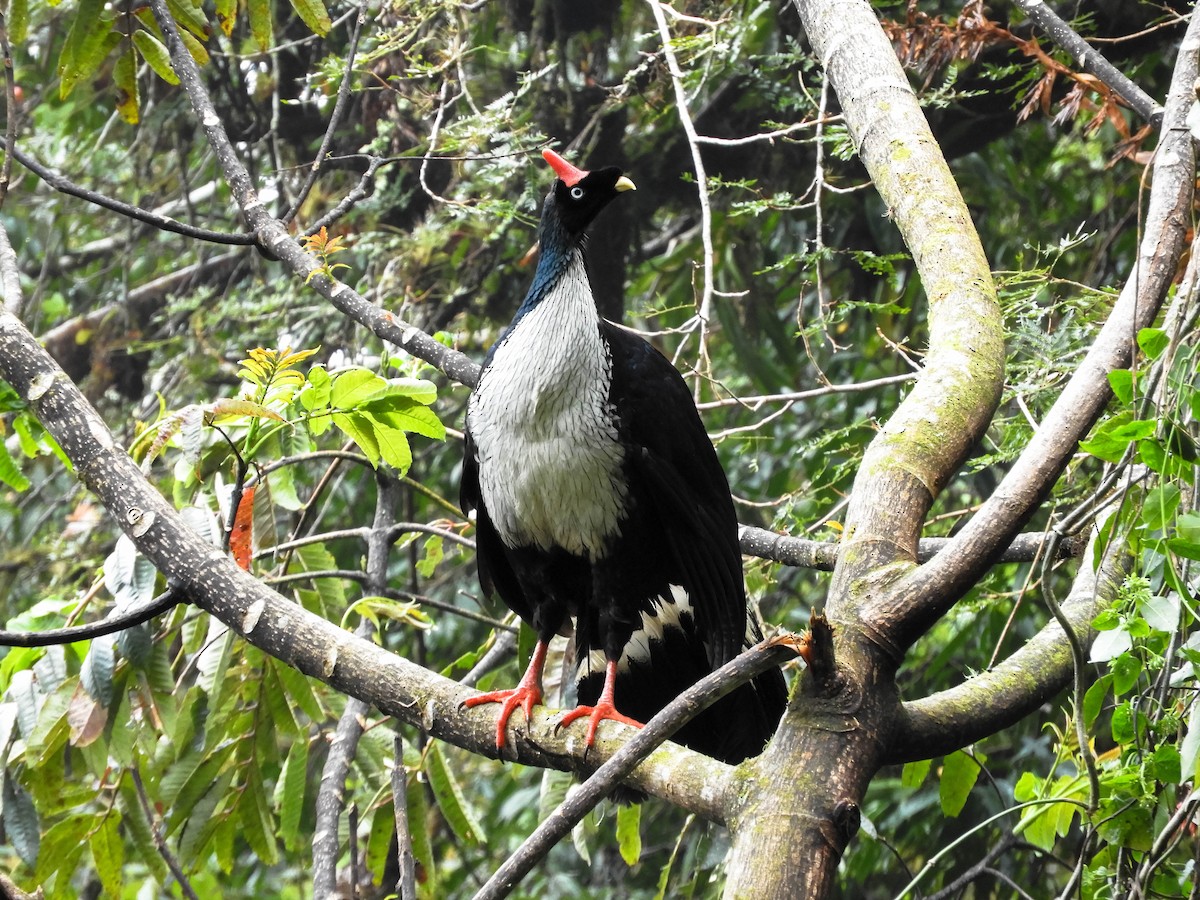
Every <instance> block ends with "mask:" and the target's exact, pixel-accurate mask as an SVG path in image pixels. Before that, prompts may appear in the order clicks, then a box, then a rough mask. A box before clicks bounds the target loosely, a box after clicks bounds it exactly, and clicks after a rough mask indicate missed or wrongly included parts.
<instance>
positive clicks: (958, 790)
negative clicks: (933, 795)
mask: <svg viewBox="0 0 1200 900" xmlns="http://www.w3.org/2000/svg"><path fill="white" fill-rule="evenodd" d="M978 778H979V764H978V763H977V762H975V760H973V759H972V758H971V757H969V756H968V755H967V754H966V753H963V751H961V750H956V751H955V752H953V753H951V754H950V755H949V756H947V757H945V758H944V759H943V760H942V774H941V778H940V780H939V782H938V798H939V799H940V800H941V803H942V812H943V813H945V814H946V815H947V816H950V817H951V818H955V817H957V816H958V814H959V813H960V812H962V809H963V807H964V806H965V805H966V803H967V797H968V796H969V795H970V793H971V788H973V787H974V786H975V781H976V780H977V779H978Z"/></svg>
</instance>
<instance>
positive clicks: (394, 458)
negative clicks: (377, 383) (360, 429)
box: [354, 413, 412, 475]
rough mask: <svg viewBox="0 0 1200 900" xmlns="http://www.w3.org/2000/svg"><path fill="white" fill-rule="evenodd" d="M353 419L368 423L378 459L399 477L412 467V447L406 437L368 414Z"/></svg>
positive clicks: (401, 432) (400, 431) (399, 430)
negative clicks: (376, 448)
mask: <svg viewBox="0 0 1200 900" xmlns="http://www.w3.org/2000/svg"><path fill="white" fill-rule="evenodd" d="M354 417H355V418H357V419H361V420H362V421H365V422H369V423H370V425H371V427H372V432H373V436H374V438H375V444H376V446H378V447H379V456H380V458H381V459H382V460H383V461H384V462H385V463H387V464H388V465H389V466H391V467H392V468H393V469H395V470H396V471H397V472H399V473H400V474H401V475H403V474H404V473H405V472H407V471H408V468H409V466H411V465H412V447H410V446H409V443H408V435H407V434H405V433H404V431H402V430H401V429H399V428H393V427H391V426H390V425H389V424H388V423H387V422H385V421H382V420H380V419H379V418H377V417H376V416H373V415H371V414H369V413H368V414H366V415H363V416H358V415H357V414H354Z"/></svg>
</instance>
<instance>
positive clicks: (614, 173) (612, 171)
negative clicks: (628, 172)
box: [542, 149, 636, 237]
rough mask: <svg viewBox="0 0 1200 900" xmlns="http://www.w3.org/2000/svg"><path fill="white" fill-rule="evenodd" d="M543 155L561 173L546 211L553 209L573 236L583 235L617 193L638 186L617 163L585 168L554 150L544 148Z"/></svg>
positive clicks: (547, 201)
mask: <svg viewBox="0 0 1200 900" xmlns="http://www.w3.org/2000/svg"><path fill="white" fill-rule="evenodd" d="M542 157H543V158H544V159H545V160H546V162H548V163H549V164H550V168H552V169H553V170H554V174H556V175H557V176H558V178H557V179H556V180H555V182H554V187H553V188H551V190H550V196H548V197H547V198H546V207H545V211H546V212H550V211H551V209H553V211H554V214H555V216H556V218H557V220H558V223H559V224H560V225H561V227H562V228H563V229H564V230H565V231H566V232H567V234H569V235H571V236H572V237H579V236H581V235H582V234H583V231H584V229H585V228H587V227H588V225H590V224H591V223H592V219H594V218H596V216H597V214H598V213H599V212H600V210H602V209H604V207H606V206H607V205H608V204H609V202H610V201H611V200H612V199H613V198H614V197H616V196H617V194H620V193H624V192H625V191H632V190H636V187H635V186H634V184H633V182H632V181H630V180H629V178H628V177H626V176H625V175H623V174H622V173H621V170H620V169H618V168H617V167H616V166H606V167H605V168H603V169H596V171H594V172H585V171H584V170H583V169H578V168H576V167H575V166H573V165H571V164H570V163H569V162H567V161H566V160H565V159H563V158H562V157H561V156H559V155H558V154H557V153H555V152H554V151H553V150H548V149H547V150H543V151H542Z"/></svg>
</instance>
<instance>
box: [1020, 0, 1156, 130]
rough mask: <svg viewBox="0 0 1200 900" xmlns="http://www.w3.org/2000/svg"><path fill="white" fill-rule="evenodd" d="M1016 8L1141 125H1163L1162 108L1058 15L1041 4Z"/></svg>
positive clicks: (1031, 1) (1029, 1)
mask: <svg viewBox="0 0 1200 900" xmlns="http://www.w3.org/2000/svg"><path fill="white" fill-rule="evenodd" d="M1016 4H1017V6H1018V7H1019V8H1020V9H1021V11H1022V12H1024V13H1025V15H1027V16H1029V18H1030V19H1031V20H1032V21H1033V23H1034V24H1035V25H1037V27H1038V28H1040V29H1041V30H1042V31H1043V32H1045V33H1046V35H1047V37H1049V38H1050V40H1052V41H1054V43H1056V44H1058V46H1060V47H1062V49H1064V50H1066V51H1067V52H1068V53H1070V54H1071V56H1072V57H1073V58H1074V60H1075V62H1077V63H1079V65H1080V67H1081V68H1082V69H1083V71H1085V72H1087V73H1088V74H1089V75H1095V76H1096V77H1097V78H1099V79H1100V80H1101V81H1102V82H1104V83H1105V84H1106V85H1107V86H1108V87H1110V88H1111V89H1112V91H1113V93H1115V94H1116V95H1117V96H1118V97H1120V98H1121V99H1122V100H1124V101H1125V102H1126V103H1128V104H1129V107H1130V109H1132V110H1133V111H1134V112H1136V113H1137V114H1138V115H1139V116H1140V117H1141V118H1142V120H1143V121H1145V122H1149V123H1150V124H1151V125H1153V126H1154V127H1156V128H1157V127H1158V126H1159V125H1160V124H1162V119H1163V108H1162V107H1161V106H1159V105H1158V102H1157V101H1156V100H1155V99H1154V98H1153V97H1151V96H1150V95H1149V94H1147V93H1146V92H1145V91H1143V90H1142V89H1141V88H1140V87H1138V86H1137V85H1136V84H1134V83H1133V82H1132V81H1130V80H1129V79H1128V78H1127V77H1125V74H1124V73H1123V72H1121V70H1120V69H1118V68H1117V67H1116V66H1114V65H1113V64H1112V63H1110V62H1109V61H1108V60H1107V59H1105V58H1104V55H1103V54H1102V53H1100V51H1099V50H1097V49H1095V48H1094V47H1092V46H1091V45H1090V44H1089V43H1088V42H1087V41H1085V40H1084V39H1083V38H1082V37H1080V36H1079V34H1078V32H1076V31H1075V29H1074V28H1072V27H1071V26H1070V25H1068V24H1067V23H1066V22H1065V21H1064V20H1063V19H1062V18H1060V17H1059V15H1058V13H1056V12H1055V11H1054V10H1052V9H1051V8H1050V7H1049V6H1047V5H1046V4H1045V3H1043V2H1042V0H1016Z"/></svg>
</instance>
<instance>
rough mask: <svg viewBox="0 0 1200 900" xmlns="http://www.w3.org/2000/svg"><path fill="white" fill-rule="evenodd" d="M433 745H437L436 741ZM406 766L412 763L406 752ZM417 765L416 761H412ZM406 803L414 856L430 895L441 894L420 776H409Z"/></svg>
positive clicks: (406, 782)
mask: <svg viewBox="0 0 1200 900" xmlns="http://www.w3.org/2000/svg"><path fill="white" fill-rule="evenodd" d="M432 746H434V747H436V746H437V745H436V743H435V744H433V745H432ZM405 756H406V759H405V766H406V767H408V766H409V765H410V763H409V761H408V759H407V756H408V754H407V752H406V753H405ZM411 765H413V766H415V765H416V763H415V761H414V762H413V763H411ZM405 785H406V787H405V795H404V799H405V804H406V806H407V807H408V830H409V835H410V836H411V838H412V849H413V858H414V859H415V860H416V861H417V863H418V864H419V865H420V866H421V868H422V869H423V870H424V874H425V887H426V889H427V890H428V891H429V893H428V896H431V897H436V896H439V891H438V885H437V866H436V861H435V860H434V857H433V844H432V842H431V840H430V834H429V824H428V818H429V817H428V815H427V812H428V809H427V807H426V800H425V784H424V783H423V782H422V780H421V779H420V778H408V779H407V780H406V781H405Z"/></svg>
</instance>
